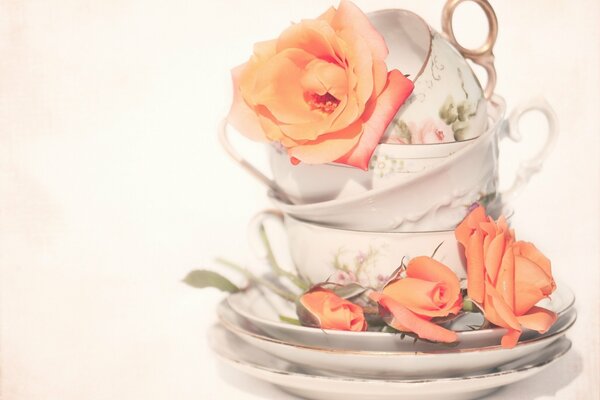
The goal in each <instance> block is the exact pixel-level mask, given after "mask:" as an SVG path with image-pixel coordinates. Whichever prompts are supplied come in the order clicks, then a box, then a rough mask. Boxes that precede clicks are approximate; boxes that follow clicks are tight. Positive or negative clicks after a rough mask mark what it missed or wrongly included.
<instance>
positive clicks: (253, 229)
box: [248, 210, 284, 259]
mask: <svg viewBox="0 0 600 400" xmlns="http://www.w3.org/2000/svg"><path fill="white" fill-rule="evenodd" d="M271 219H274V220H276V221H278V222H279V223H280V224H281V226H282V227H283V226H284V225H283V213H282V212H281V211H278V210H264V211H261V212H259V213H258V214H256V215H255V216H254V217H252V219H251V220H250V222H249V223H248V242H249V243H250V248H251V249H252V251H253V252H254V254H256V256H257V257H258V258H261V259H267V258H269V257H270V254H271V249H269V248H267V246H268V245H267V244H266V243H265V238H264V237H263V235H266V232H265V228H264V223H265V221H266V220H271Z"/></svg>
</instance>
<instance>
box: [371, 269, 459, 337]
mask: <svg viewBox="0 0 600 400" xmlns="http://www.w3.org/2000/svg"><path fill="white" fill-rule="evenodd" d="M370 298H371V299H372V300H373V301H376V302H377V303H378V304H379V307H380V310H381V311H380V312H381V314H382V317H383V319H384V321H385V322H386V323H387V324H388V325H390V326H391V327H392V328H395V329H397V330H399V331H402V332H413V333H415V334H416V335H417V336H418V337H419V338H421V339H427V340H431V341H435V342H445V343H452V342H456V341H457V335H456V333H455V332H453V331H450V330H448V329H445V328H443V327H441V326H439V325H436V324H435V323H433V322H430V321H431V319H433V318H436V317H447V316H449V315H452V314H457V313H458V312H459V311H460V309H461V308H462V296H461V293H460V283H459V281H458V277H457V276H456V274H455V273H454V272H453V271H452V270H451V269H450V268H448V267H447V266H445V265H444V264H442V263H440V262H438V261H436V260H434V259H432V258H430V257H416V258H413V259H412V260H410V262H409V263H408V265H407V266H406V276H405V277H403V278H399V279H395V280H393V281H392V282H390V283H389V284H387V285H386V286H385V287H384V288H383V290H382V291H381V292H380V293H376V292H373V293H371V295H370Z"/></svg>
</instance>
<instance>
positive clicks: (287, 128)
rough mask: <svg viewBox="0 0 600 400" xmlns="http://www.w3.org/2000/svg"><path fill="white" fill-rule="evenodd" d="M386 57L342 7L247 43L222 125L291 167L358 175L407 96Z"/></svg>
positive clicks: (375, 37)
mask: <svg viewBox="0 0 600 400" xmlns="http://www.w3.org/2000/svg"><path fill="white" fill-rule="evenodd" d="M387 56H388V48H387V46H386V43H385V40H384V39H383V37H382V36H381V34H380V33H379V32H377V30H375V28H374V27H373V26H372V25H371V23H370V22H369V20H368V18H367V16H366V15H365V14H364V13H363V12H362V11H361V10H360V9H359V8H358V7H356V6H355V5H354V4H353V3H351V2H349V1H346V0H342V1H341V3H340V5H339V7H338V8H337V9H335V8H333V7H332V8H330V9H329V10H327V11H326V12H325V13H324V14H322V15H321V16H319V17H318V18H316V19H312V20H308V19H307V20H303V21H301V22H299V23H297V24H293V25H292V26H290V27H289V28H287V29H286V30H285V31H284V32H283V33H281V35H280V36H279V37H278V38H277V39H275V40H269V41H265V42H260V43H257V44H255V46H254V53H253V55H252V57H251V58H250V59H249V60H248V62H246V63H245V64H243V65H241V66H239V67H237V68H235V69H234V70H233V71H232V78H233V86H234V95H233V104H232V106H231V110H230V112H229V115H228V120H229V122H230V123H231V124H232V125H233V126H234V127H235V128H236V129H237V130H238V131H239V132H240V133H242V134H244V135H245V136H247V137H249V138H250V139H253V140H256V141H262V142H272V143H277V144H278V145H280V146H281V147H282V148H283V149H285V150H286V151H287V154H288V155H289V157H290V160H291V162H292V163H293V164H298V163H299V162H303V163H307V164H324V163H329V162H336V163H340V164H346V165H349V166H353V167H357V168H362V169H364V170H366V169H368V166H369V160H370V158H371V156H372V154H373V152H374V150H375V148H376V146H377V145H378V144H379V142H380V140H381V138H382V137H383V135H384V133H385V131H386V129H387V127H388V125H389V124H390V123H391V121H392V120H393V118H394V116H395V114H396V112H397V111H398V110H399V109H400V106H401V105H402V104H403V103H404V102H405V101H406V99H407V98H408V97H409V96H410V94H411V93H412V91H413V89H414V85H413V82H412V81H410V80H409V79H408V78H407V77H405V76H404V75H403V74H402V73H401V72H400V71H398V70H397V69H393V70H391V71H388V68H387V65H386V63H385V59H386V57H387Z"/></svg>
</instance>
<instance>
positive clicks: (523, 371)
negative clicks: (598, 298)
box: [209, 326, 571, 400]
mask: <svg viewBox="0 0 600 400" xmlns="http://www.w3.org/2000/svg"><path fill="white" fill-rule="evenodd" d="M209 344H210V346H211V348H212V350H213V351H214V352H215V353H216V354H217V355H218V356H219V357H220V358H221V360H222V361H224V362H226V363H227V364H228V365H229V366H231V367H233V368H235V369H237V370H239V371H241V372H243V373H245V374H248V375H249V376H252V377H254V378H256V379H259V380H262V381H265V382H268V383H271V384H274V385H276V386H278V387H280V388H281V389H282V390H285V391H287V392H290V393H292V394H295V395H298V396H301V397H303V398H308V399H316V400H440V399H443V400H468V399H475V398H479V397H481V396H484V395H487V394H489V393H491V392H493V391H494V390H496V389H498V388H500V387H502V386H505V385H508V384H511V383H515V382H518V381H521V380H523V379H526V378H528V377H530V376H533V375H535V374H537V373H539V372H541V371H542V370H543V369H544V368H545V367H546V366H548V365H550V364H551V363H552V362H554V361H556V360H557V359H559V358H560V357H562V356H563V355H564V354H566V353H567V352H568V351H569V349H570V348H571V342H570V341H569V340H568V339H566V338H562V339H560V340H557V341H556V342H554V343H553V344H552V345H550V346H548V347H547V348H545V349H542V350H541V351H540V352H539V353H537V354H532V355H531V356H529V357H525V358H523V359H520V360H517V361H515V362H513V363H510V364H505V365H503V366H500V367H498V368H497V369H495V370H494V371H493V372H489V373H476V374H472V375H466V376H465V375H463V376H461V375H454V376H453V377H451V378H444V379H434V378H431V377H422V378H419V379H412V380H411V379H396V380H390V379H368V378H365V377H359V378H353V377H348V376H345V375H335V376H331V375H325V374H322V373H319V372H317V371H315V370H314V369H303V368H301V367H299V366H298V365H297V364H295V363H292V362H288V361H285V360H283V359H280V358H277V357H274V356H272V355H270V354H267V353H265V352H263V351H260V350H259V349H257V348H254V347H253V346H251V345H249V344H247V343H245V342H244V341H242V340H240V339H238V338H237V337H236V336H235V335H233V334H231V333H229V332H227V331H226V330H225V329H224V328H222V327H220V326H214V327H213V328H212V329H211V330H210V331H209ZM481 356H483V357H485V354H482V355H481Z"/></svg>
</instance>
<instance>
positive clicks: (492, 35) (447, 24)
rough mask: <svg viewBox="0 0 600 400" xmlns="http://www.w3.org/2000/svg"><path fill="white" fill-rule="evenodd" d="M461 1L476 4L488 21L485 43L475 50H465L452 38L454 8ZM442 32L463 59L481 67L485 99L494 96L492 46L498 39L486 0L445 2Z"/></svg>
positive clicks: (489, 6)
mask: <svg viewBox="0 0 600 400" xmlns="http://www.w3.org/2000/svg"><path fill="white" fill-rule="evenodd" d="M463 1H472V2H474V3H475V4H477V5H478V6H479V7H481V9H482V10H483V12H484V13H485V16H486V18H487V21H488V36H487V38H486V40H485V43H484V44H483V45H482V46H481V47H479V48H477V49H467V48H466V47H463V46H461V45H460V43H458V40H456V36H454V28H453V27H452V19H453V18H454V11H455V10H456V7H458V5H459V4H460V3H462V2H463ZM442 30H443V32H444V34H445V35H446V37H447V38H448V40H449V41H450V42H451V43H452V44H453V45H454V46H455V47H456V48H457V49H458V51H460V53H461V54H462V55H463V57H465V58H468V59H470V60H471V61H473V62H474V63H476V64H479V65H481V66H482V67H483V68H484V69H485V71H486V73H487V84H486V86H485V91H484V94H485V98H486V99H489V98H490V97H492V95H493V94H494V89H495V88H496V67H495V66H494V53H493V50H494V45H495V44H496V39H497V38H498V18H497V17H496V13H495V12H494V9H493V7H492V6H491V4H490V3H489V2H488V1H487V0H447V1H446V5H445V6H444V10H443V11H442Z"/></svg>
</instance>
